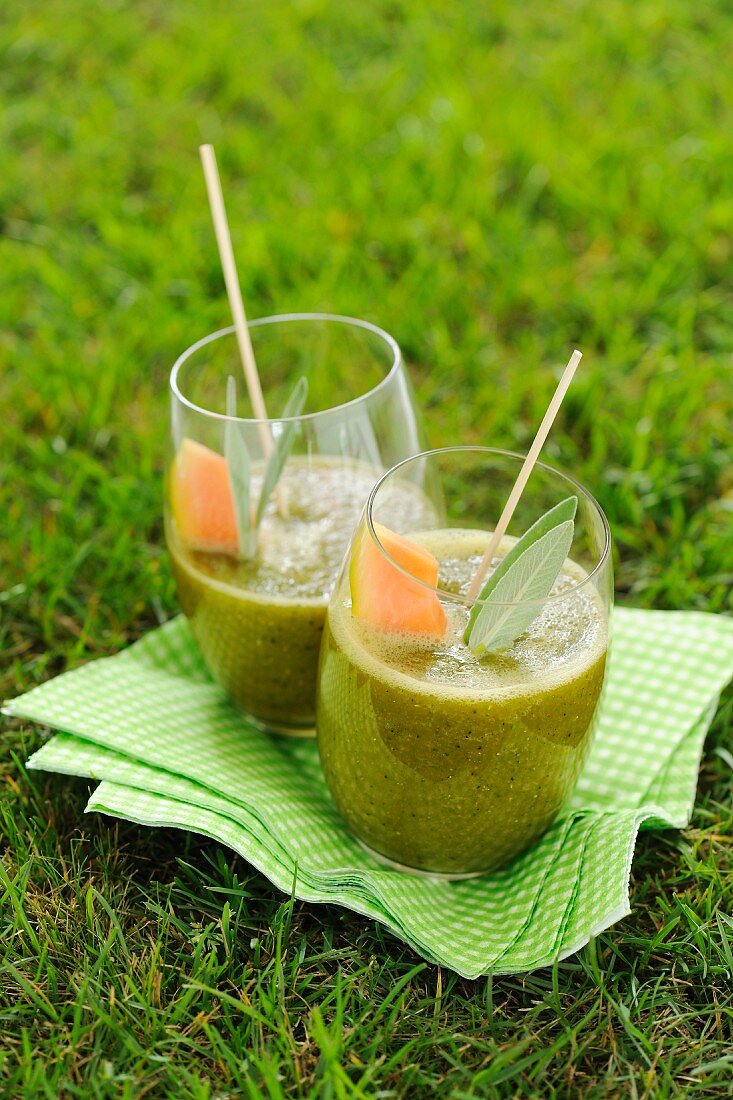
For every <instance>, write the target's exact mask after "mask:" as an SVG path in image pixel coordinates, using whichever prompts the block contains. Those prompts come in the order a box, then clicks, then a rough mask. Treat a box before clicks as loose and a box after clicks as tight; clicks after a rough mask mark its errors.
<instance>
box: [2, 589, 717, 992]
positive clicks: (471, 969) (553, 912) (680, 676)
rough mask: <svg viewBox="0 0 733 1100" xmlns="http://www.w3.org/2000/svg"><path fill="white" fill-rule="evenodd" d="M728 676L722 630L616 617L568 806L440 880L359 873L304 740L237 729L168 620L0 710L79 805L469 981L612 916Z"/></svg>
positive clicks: (512, 966)
mask: <svg viewBox="0 0 733 1100" xmlns="http://www.w3.org/2000/svg"><path fill="white" fill-rule="evenodd" d="M731 676H733V620H732V619H729V618H725V617H722V616H714V615H707V614H703V613H699V612H660V611H637V610H629V609H625V608H620V609H616V611H615V612H614V616H613V646H612V659H611V667H610V673H609V679H608V684H607V690H606V695H605V698H604V702H603V705H602V711H601V717H600V722H599V728H598V733H597V736H596V740H595V743H594V746H593V749H592V750H591V755H590V757H589V760H588V763H587V765H586V768H585V770H584V772H583V775H582V776H581V779H580V782H579V783H578V787H577V789H576V791H575V793H574V795H573V798H572V799H571V801H570V803H569V804H568V806H567V807H566V808H565V811H564V812H563V814H562V815H561V817H560V819H559V820H558V821H557V822H556V823H555V824H554V825H553V826H552V828H551V829H550V830H549V831H548V832H547V833H546V834H545V835H544V837H543V838H542V839H541V840H540V841H539V843H538V844H536V845H535V847H534V848H532V849H531V850H530V851H528V852H526V853H525V854H524V855H522V856H520V857H519V858H518V859H517V860H515V861H514V862H513V863H512V864H510V865H509V866H508V867H505V868H502V869H501V870H499V871H496V872H494V873H493V874H491V875H488V876H486V877H485V878H481V879H474V880H471V881H467V882H456V883H446V882H438V881H433V880H429V879H422V878H415V877H413V876H410V875H405V874H400V873H399V872H396V871H391V870H387V869H385V868H383V867H381V866H378V865H377V864H376V863H374V862H373V860H372V859H371V858H370V857H369V856H368V855H367V854H366V853H365V852H363V851H362V849H361V848H360V847H359V845H358V844H357V843H356V841H355V840H354V839H353V838H352V837H351V836H350V834H349V833H348V832H347V830H346V829H345V827H344V826H343V824H342V823H341V820H340V818H339V817H338V815H337V813H336V810H335V808H334V807H333V805H332V803H331V801H330V798H329V795H328V791H327V789H326V786H325V783H324V780H323V778H322V776H321V772H320V768H319V764H318V755H317V750H316V747H315V745H314V744H313V743H311V742H298V741H288V740H287V739H284V738H274V737H273V738H270V737H267V736H265V735H263V734H262V733H260V732H258V731H257V730H255V729H254V728H253V727H252V726H250V725H249V724H248V723H247V722H246V721H245V720H244V719H243V718H242V716H241V715H240V714H239V713H238V712H237V711H236V710H235V709H234V708H233V707H232V706H231V705H230V704H229V703H228V702H227V699H226V697H225V696H224V694H223V692H222V690H221V689H220V688H219V687H218V686H217V685H215V684H214V683H213V682H212V681H211V680H210V678H209V676H208V673H207V672H206V669H205V667H204V665H203V662H202V660H201V658H200V656H199V654H198V651H197V649H196V647H195V644H194V642H193V640H192V638H191V634H190V631H189V629H188V626H187V624H186V621H185V619H183V618H177V619H173V620H172V621H171V622H169V623H167V624H166V625H165V626H163V627H161V628H160V629H158V630H155V631H153V632H152V633H150V634H148V635H147V636H146V637H145V638H144V639H142V641H140V642H138V643H137V644H136V645H133V646H131V647H130V648H129V649H127V650H125V651H124V652H123V653H121V654H119V655H118V656H116V657H110V658H105V659H103V660H99V661H94V662H92V663H90V664H88V665H85V666H83V667H82V668H79V669H76V670H75V671H73V672H69V673H66V674H64V675H63V676H59V677H57V678H56V679H54V680H50V681H48V682H47V683H45V684H42V685H41V686H40V687H38V688H35V689H34V690H32V691H30V692H28V693H27V694H26V695H23V696H21V697H20V698H18V699H15V700H14V701H12V702H11V703H9V704H7V706H6V707H5V713H7V714H11V715H15V716H21V717H24V718H28V719H31V720H33V721H36V722H39V723H42V724H43V725H46V726H52V727H55V728H57V729H60V730H63V731H66V732H63V733H59V734H58V735H57V736H55V737H53V738H52V739H51V740H50V741H49V742H48V743H47V744H46V745H44V747H43V748H42V749H40V751H39V752H37V753H36V754H35V756H33V757H32V758H31V759H30V760H29V762H28V767H30V768H41V769H46V770H50V771H59V772H65V773H68V774H71V775H81V776H88V777H90V778H92V779H97V780H101V782H100V784H99V786H98V787H97V788H96V790H95V791H94V793H93V794H92V796H91V798H90V800H89V804H88V806H87V809H89V810H98V811H101V812H102V813H106V814H110V815H112V816H116V817H122V818H126V819H128V820H131V821H136V822H139V823H140V824H144V825H159V826H175V827H178V828H181V829H187V830H190V831H193V832H198V833H203V834H205V835H206V836H210V837H213V838H215V839H216V840H218V841H221V843H223V844H226V845H228V846H230V847H231V848H233V849H235V850H236V851H237V852H239V853H240V854H241V855H242V856H243V857H244V858H245V859H247V860H248V861H249V862H250V863H252V864H253V865H254V866H255V867H257V868H259V869H260V870H261V871H262V872H263V874H265V875H266V876H267V877H268V878H269V879H270V881H271V882H273V883H274V884H275V885H276V886H277V887H279V888H280V889H282V890H284V891H286V892H288V893H291V892H294V893H295V895H296V897H298V898H302V899H303V900H305V901H311V902H327V903H330V904H337V905H343V906H346V907H347V908H349V909H352V910H354V911H355V912H357V913H361V914H363V915H364V916H365V917H368V918H371V919H373V920H377V921H380V922H381V923H382V924H384V925H386V926H387V927H388V928H390V929H391V930H392V931H393V932H394V933H395V935H397V936H399V937H400V938H401V939H403V940H405V941H406V942H408V943H409V944H411V945H412V947H413V948H414V949H415V950H416V951H418V952H419V953H420V954H421V955H423V956H424V957H425V958H427V959H429V960H432V961H434V962H438V963H441V964H443V965H445V966H448V967H450V968H451V969H453V970H456V971H457V972H458V973H459V974H462V975H464V976H465V977H469V978H474V977H478V976H479V975H481V974H486V973H488V972H489V971H492V972H494V973H508V972H513V971H519V970H529V969H532V968H534V967H538V966H544V965H547V964H549V963H551V962H553V961H554V960H555V959H558V958H563V957H565V956H567V955H569V954H571V953H572V952H574V951H577V950H578V948H579V947H581V946H582V945H583V944H585V943H587V941H588V940H589V938H590V937H591V936H593V935H594V934H596V933H598V932H599V931H601V930H603V929H605V928H607V927H609V925H611V924H612V923H613V922H614V921H616V920H619V919H620V918H621V917H623V916H624V915H626V914H627V913H628V912H629V874H630V868H631V860H632V857H633V852H634V845H635V841H636V836H637V832H638V830H639V828H640V827H655V828H659V827H670V826H673V827H677V828H679V827H682V826H684V825H685V824H686V823H687V821H688V820H689V815H690V811H691V809H692V804H693V799H694V792H695V786H696V780H697V770H698V765H699V761H700V754H701V751H702V744H703V740H704V737H705V733H706V731H707V729H708V726H709V724H710V722H711V720H712V717H713V715H714V713H715V707H716V702H717V696H718V694H719V692H720V691H721V689H722V688H723V687H724V686H725V684H726V683H727V681H728V680H729V679H730V678H731Z"/></svg>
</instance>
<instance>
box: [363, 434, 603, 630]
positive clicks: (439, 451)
mask: <svg viewBox="0 0 733 1100" xmlns="http://www.w3.org/2000/svg"><path fill="white" fill-rule="evenodd" d="M456 453H459V454H469V453H473V454H480V455H485V456H490V457H494V458H496V457H501V458H511V459H517V461H518V462H523V461H524V459H525V458H526V457H527V456H526V455H523V454H520V453H519V452H518V451H508V450H504V449H503V448H501V447H482V446H480V445H475V446H472V445H467V446H457V447H436V448H434V449H433V450H430V451H422V452H421V453H420V454H416V455H412V456H410V457H409V458H404V459H403V460H402V461H401V462H398V463H397V465H396V466H393V467H392V468H391V469H390V470H387V471H386V473H384V474H382V476H381V477H380V478H379V480H378V481H377V482H376V484H375V485H374V487H373V488H372V491H371V493H370V494H369V497H368V498H367V502H366V505H365V510H364V515H365V517H366V522H367V529H368V531H369V534H370V536H371V538H372V539H373V540H374V542H375V544H376V546H377V549H378V550H379V551H380V552H381V553H382V554H383V555H384V556H385V558H386V559H387V560H388V561H389V562H391V564H392V565H393V566H394V567H395V569H399V571H400V573H403V574H404V575H405V576H406V577H409V578H410V580H411V581H412V582H413V584H419V585H420V586H421V587H423V588H426V589H427V590H428V591H429V592H434V593H435V594H436V595H438V596H440V597H441V598H442V599H445V600H449V601H451V602H452V603H454V604H460V605H461V606H463V607H469V608H471V607H475V606H476V605H483V604H485V603H486V600H482V599H481V597H480V596H476V597H471V596H462V595H460V594H459V593H457V592H447V591H446V590H445V589H444V588H441V587H440V586H439V585H433V584H428V583H427V581H423V580H420V578H419V577H415V576H413V574H412V573H410V572H409V570H407V569H405V568H404V567H403V566H401V565H400V564H399V562H398V561H396V560H395V558H393V557H392V555H391V554H390V553H389V551H388V550H387V549H386V548H385V547H384V546H383V545H382V543H381V541H380V539H379V536H378V534H377V532H376V530H375V528H374V522H375V521H374V518H373V515H372V512H373V508H374V502H375V500H376V497H377V494H378V492H379V490H380V488H381V487H382V485H383V484H384V482H385V481H387V479H388V478H390V477H392V475H393V474H396V473H397V471H398V470H400V469H401V468H402V467H403V466H406V465H408V464H409V463H411V462H416V461H418V459H426V458H433V457H434V456H436V455H448V454H456ZM534 468H535V469H540V470H544V471H545V472H546V473H549V474H552V475H554V476H556V477H560V478H562V479H563V480H564V481H567V482H569V484H570V485H572V486H573V487H574V488H575V490H576V491H577V492H578V494H579V495H580V496H582V497H583V498H584V499H585V500H586V501H587V502H588V503H589V504H590V506H591V508H592V509H594V510H595V512H596V514H597V515H598V516H599V517H600V520H601V525H602V527H603V549H602V550H601V553H600V556H599V558H598V561H597V562H596V564H595V565H594V566H593V569H591V570H590V572H589V573H586V575H585V577H584V578H583V579H582V580H581V581H579V582H578V583H577V584H574V585H572V587H571V588H568V589H566V590H565V591H564V592H556V593H555V594H554V595H550V596H545V597H544V598H543V599H539V600H510V601H502V600H492V601H491V602H492V603H495V604H496V606H497V607H537V608H540V607H544V606H545V605H546V604H550V603H554V602H558V601H560V600H566V599H568V598H569V596H571V595H572V594H574V593H576V592H579V591H580V589H581V588H585V586H586V585H587V584H589V583H590V582H591V581H592V580H593V578H594V577H596V576H597V575H598V574H599V573H600V571H601V570H602V569H603V567H604V566H605V564H606V562H607V561H608V558H609V555H610V553H611V527H610V525H609V522H608V519H607V518H606V514H605V512H604V511H603V509H602V508H601V506H600V504H599V503H598V501H597V500H596V498H595V497H594V496H593V494H592V493H591V492H589V490H588V489H586V487H585V486H584V485H583V484H581V482H580V481H578V480H577V478H574V477H573V476H572V475H571V474H566V473H565V472H564V470H558V469H556V468H555V467H554V466H550V465H548V463H546V462H536V463H535V467H534ZM497 518H498V517H497ZM538 519H539V517H538ZM377 522H379V521H378V520H377ZM476 530H480V528H476Z"/></svg>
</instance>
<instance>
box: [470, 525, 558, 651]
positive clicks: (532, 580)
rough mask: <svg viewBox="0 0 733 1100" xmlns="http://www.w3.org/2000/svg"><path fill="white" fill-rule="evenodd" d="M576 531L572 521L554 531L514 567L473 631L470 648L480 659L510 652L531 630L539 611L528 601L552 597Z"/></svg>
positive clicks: (535, 543) (537, 541) (495, 590)
mask: <svg viewBox="0 0 733 1100" xmlns="http://www.w3.org/2000/svg"><path fill="white" fill-rule="evenodd" d="M573 529H574V524H573V521H572V519H566V520H564V521H563V522H561V523H559V524H557V525H556V526H554V527H551V528H550V530H549V531H546V532H545V534H544V535H540V537H539V538H538V539H535V540H534V541H533V542H532V543H531V544H530V545H529V546H527V547H526V548H525V549H524V551H523V552H522V553H520V554H519V555H518V556H517V557H515V558H514V560H513V562H511V563H510V565H509V566H508V568H507V569H506V570H505V572H504V573H503V576H501V577H500V578H499V580H498V581H497V583H496V585H495V586H494V588H493V589H492V591H491V593H490V595H489V597H488V599H487V600H486V602H485V603H484V604H482V605H481V606H480V607H479V612H478V615H477V616H476V619H475V621H474V623H473V626H472V628H471V630H470V634H469V638H468V645H469V646H470V647H471V649H472V650H473V652H474V653H475V654H476V655H477V656H482V655H483V654H484V653H489V652H491V651H497V650H502V649H506V648H508V646H510V645H511V644H512V642H514V641H515V640H516V639H517V638H518V637H519V635H520V634H522V633H523V632H524V631H525V630H526V629H527V627H528V626H529V624H530V623H531V622H532V620H533V619H534V618H535V617H536V615H537V611H538V609H537V607H536V606H532V604H531V603H530V605H529V606H528V605H527V601H534V600H543V599H545V598H546V597H547V596H548V595H549V594H550V591H551V590H552V586H553V584H554V583H555V580H556V579H557V575H558V573H559V572H560V570H561V569H562V567H563V564H564V563H565V560H566V559H567V556H568V554H569V553H570V547H571V546H572V542H573Z"/></svg>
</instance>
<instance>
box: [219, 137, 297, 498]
mask: <svg viewBox="0 0 733 1100" xmlns="http://www.w3.org/2000/svg"><path fill="white" fill-rule="evenodd" d="M199 153H200V154H201V163H202V165H203V168H204V178H205V180H206V190H207V192H208V195H209V206H210V207H211V218H212V221H213V222H214V232H215V233H216V243H217V245H218V248H219V257H220V259H221V266H222V269H223V271H224V282H225V283H226V288H227V296H228V298H229V307H230V309H231V311H232V319H233V321H234V330H235V332H236V335H237V344H238V346H239V355H240V358H241V360H242V369H243V371H244V378H245V381H246V383H247V391H248V393H249V400H250V403H251V405H252V410H253V412H254V414H255V416H256V417H257V419H258V420H259V421H260V422H261V423H259V424H258V425H257V428H258V431H259V436H260V444H261V446H262V452H263V454H264V456H265V458H268V457H269V455H270V454H271V453H272V449H273V447H274V443H273V439H272V433H271V431H270V428H269V426H268V425H267V424H265V423H262V421H265V420H267V419H268V416H267V408H266V406H265V399H264V397H263V395H262V385H261V383H260V376H259V372H258V370H257V363H256V361H255V353H254V349H253V347H252V339H251V337H250V334H249V326H248V325H247V315H246V313H245V312H244V302H243V300H242V290H241V287H240V285H239V276H238V275H237V265H236V263H235V261H234V249H233V248H232V235H231V233H230V232H229V222H228V220H227V213H226V208H225V206H224V195H223V194H222V190H221V180H220V178H219V169H218V167H217V164H216V154H215V152H214V146H213V145H200V146H199ZM275 495H276V497H277V503H278V509H279V511H280V514H281V515H285V514H286V511H287V509H286V505H285V498H284V494H283V491H282V486H281V485H278V486H277V487H276V489H275Z"/></svg>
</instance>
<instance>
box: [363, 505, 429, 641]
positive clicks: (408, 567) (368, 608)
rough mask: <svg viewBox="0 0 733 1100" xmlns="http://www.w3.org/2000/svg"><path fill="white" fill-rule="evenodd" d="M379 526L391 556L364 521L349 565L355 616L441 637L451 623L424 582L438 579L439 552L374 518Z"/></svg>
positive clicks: (384, 627)
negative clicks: (392, 529) (436, 556)
mask: <svg viewBox="0 0 733 1100" xmlns="http://www.w3.org/2000/svg"><path fill="white" fill-rule="evenodd" d="M374 531H375V533H376V536H377V538H378V539H379V541H380V543H381V544H382V547H383V548H384V550H385V551H386V553H387V554H389V556H390V557H387V556H386V555H385V554H384V553H383V551H382V550H380V548H379V546H377V544H376V543H375V541H374V539H373V538H372V536H371V533H370V532H369V530H368V528H367V526H366V524H364V525H363V526H362V528H361V529H360V531H359V533H358V534H357V536H356V538H355V539H354V546H353V548H352V554H351V566H350V569H349V581H350V583H351V601H352V613H353V615H354V617H355V618H357V619H361V620H362V622H366V623H369V624H370V625H371V626H376V627H379V628H380V629H382V630H387V631H391V632H394V633H404V634H421V635H428V636H430V637H442V635H443V634H444V633H445V629H446V626H447V625H448V620H447V617H446V614H445V611H444V609H443V606H442V604H441V602H440V600H439V599H438V595H437V593H436V592H433V591H431V590H430V588H427V587H425V586H426V585H431V586H433V587H435V586H436V585H437V583H438V560H437V558H435V557H434V556H433V554H431V553H430V551H429V550H426V549H425V547H424V546H420V545H418V543H416V542H413V541H412V540H411V539H408V538H405V536H404V535H398V534H397V533H396V532H395V531H390V529H389V528H388V527H385V526H384V525H383V524H381V523H375V524H374ZM390 558H392V559H393V561H390ZM395 562H396V563H397V564H395ZM398 566H401V568H398ZM403 570H405V572H403ZM407 574H409V576H408V575H407ZM421 581H422V582H423V583H422V584H421V583H420V582H421Z"/></svg>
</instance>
